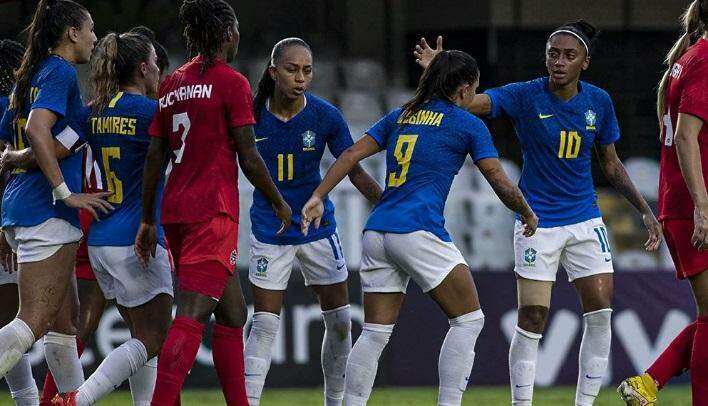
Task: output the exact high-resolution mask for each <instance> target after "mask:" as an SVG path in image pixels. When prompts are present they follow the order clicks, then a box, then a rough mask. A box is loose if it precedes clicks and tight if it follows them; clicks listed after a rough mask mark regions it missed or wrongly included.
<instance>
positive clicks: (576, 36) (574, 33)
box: [548, 28, 590, 55]
mask: <svg viewBox="0 0 708 406" xmlns="http://www.w3.org/2000/svg"><path fill="white" fill-rule="evenodd" d="M556 34H570V35H572V36H574V37H575V38H577V39H578V41H580V43H581V44H583V46H584V47H585V51H587V53H588V55H590V47H588V41H586V40H585V39H584V38H583V37H584V36H583V35H580V34H578V33H577V32H575V31H572V30H570V29H567V28H560V29H558V30H555V31H553V32H552V33H551V35H549V36H548V39H549V40H550V39H551V37H553V36H554V35H556Z"/></svg>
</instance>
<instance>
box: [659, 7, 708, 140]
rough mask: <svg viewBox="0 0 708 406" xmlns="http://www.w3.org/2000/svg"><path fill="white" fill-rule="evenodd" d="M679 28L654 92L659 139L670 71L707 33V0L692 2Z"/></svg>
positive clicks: (682, 17) (662, 125) (662, 126)
mask: <svg viewBox="0 0 708 406" xmlns="http://www.w3.org/2000/svg"><path fill="white" fill-rule="evenodd" d="M681 26H682V28H683V33H682V34H681V36H680V37H679V39H678V40H677V41H676V43H675V44H674V46H673V47H672V48H671V50H670V51H669V53H668V54H667V55H666V59H664V64H665V65H666V72H664V76H663V77H662V78H661V81H660V82H659V87H658V90H657V92H656V96H657V100H656V114H657V116H658V118H659V126H660V127H661V130H662V131H660V133H659V134H660V135H659V136H660V137H661V133H662V132H663V128H664V122H663V119H662V116H663V114H664V110H666V92H667V89H668V87H669V77H670V75H671V69H672V68H673V66H674V64H675V63H676V61H678V60H679V58H681V56H682V55H683V54H684V53H686V50H687V49H688V47H690V46H691V44H693V42H694V41H695V40H697V39H698V38H699V37H700V36H701V35H703V34H704V33H705V32H708V0H694V1H693V2H692V3H691V4H690V5H689V6H688V8H687V9H686V11H685V12H684V13H683V15H682V16H681Z"/></svg>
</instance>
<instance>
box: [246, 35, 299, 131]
mask: <svg viewBox="0 0 708 406" xmlns="http://www.w3.org/2000/svg"><path fill="white" fill-rule="evenodd" d="M294 46H299V47H303V48H305V49H307V50H308V51H309V52H310V54H312V49H310V45H309V44H308V43H307V42H305V41H304V40H302V39H300V38H294V37H293V38H285V39H282V40H280V41H278V43H277V44H275V46H274V47H273V50H272V51H271V53H270V59H269V60H268V63H267V64H266V67H265V70H264V71H263V75H262V76H261V80H259V81H258V87H257V88H256V97H255V98H254V99H253V115H254V116H255V118H256V120H258V119H260V117H261V111H263V108H264V107H265V105H266V101H267V100H268V98H270V97H273V95H274V94H275V81H274V80H273V78H272V77H271V76H270V72H268V71H269V70H270V68H271V67H274V66H275V65H277V64H278V62H279V61H280V58H281V57H282V56H283V53H284V52H285V50H286V49H288V48H290V47H294Z"/></svg>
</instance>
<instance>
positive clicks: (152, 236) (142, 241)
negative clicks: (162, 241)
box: [135, 223, 157, 268]
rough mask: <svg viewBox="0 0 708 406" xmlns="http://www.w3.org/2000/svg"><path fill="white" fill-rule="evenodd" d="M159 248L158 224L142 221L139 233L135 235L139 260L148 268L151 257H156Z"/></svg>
mask: <svg viewBox="0 0 708 406" xmlns="http://www.w3.org/2000/svg"><path fill="white" fill-rule="evenodd" d="M156 250H157V226H155V225H154V224H146V223H140V228H138V233H137V234H136V235H135V255H137V256H138V261H140V264H141V265H142V266H143V268H147V266H148V264H149V263H150V257H151V256H152V257H153V258H155V253H156Z"/></svg>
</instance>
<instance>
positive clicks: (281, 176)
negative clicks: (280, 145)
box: [278, 154, 295, 182]
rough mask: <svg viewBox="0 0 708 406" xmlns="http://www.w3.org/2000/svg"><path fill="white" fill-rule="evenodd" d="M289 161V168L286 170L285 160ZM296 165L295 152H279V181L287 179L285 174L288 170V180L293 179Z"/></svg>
mask: <svg viewBox="0 0 708 406" xmlns="http://www.w3.org/2000/svg"><path fill="white" fill-rule="evenodd" d="M286 158H287V161H288V168H287V169H288V170H287V171H286V170H285V160H286ZM294 166H295V157H294V156H293V154H287V155H286V154H278V182H283V181H285V176H286V173H285V172H287V180H293V177H294V175H293V172H294V168H293V167H294Z"/></svg>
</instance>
